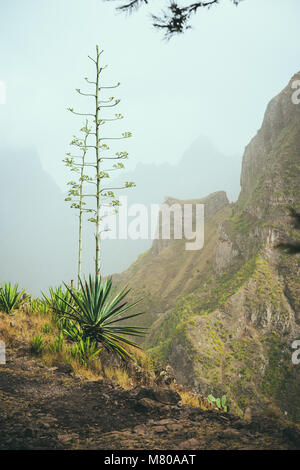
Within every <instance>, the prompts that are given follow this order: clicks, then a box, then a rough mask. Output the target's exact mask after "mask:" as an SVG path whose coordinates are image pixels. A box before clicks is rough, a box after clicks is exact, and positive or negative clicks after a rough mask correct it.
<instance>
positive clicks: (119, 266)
mask: <svg viewBox="0 0 300 470" xmlns="http://www.w3.org/2000/svg"><path fill="white" fill-rule="evenodd" d="M240 166H241V162H240V157H239V156H228V155H223V154H222V153H221V152H220V151H218V150H217V149H216V148H215V147H214V145H213V144H212V143H211V142H210V141H209V140H208V139H207V138H205V137H204V136H201V137H198V139H196V140H195V141H194V142H193V143H192V145H191V146H190V147H189V148H188V149H187V150H186V152H184V154H183V156H182V158H181V159H180V161H179V162H178V163H177V164H174V165H172V164H170V163H167V162H163V163H160V164H145V163H139V164H138V165H137V166H136V168H135V169H134V170H132V171H127V172H126V173H125V174H123V173H122V172H121V173H119V175H118V177H117V178H116V179H115V180H114V184H113V186H116V187H119V186H122V185H123V183H124V181H134V182H135V183H136V187H135V188H133V189H131V190H130V191H127V192H126V196H127V197H128V205H130V204H136V203H139V204H141V203H142V204H145V205H146V207H147V208H149V209H150V204H160V203H161V202H162V201H163V199H164V198H165V197H166V195H169V194H170V195H172V197H174V198H185V199H191V198H201V197H204V196H206V195H207V194H209V193H212V192H214V191H217V190H218V189H219V188H222V189H224V190H225V191H226V192H227V195H228V198H229V199H230V200H236V199H237V197H238V193H239V190H240V185H239V181H238V175H239V173H240ZM203 168H205V171H203ZM124 194H125V193H124ZM129 220H130V217H129ZM150 246H151V241H149V240H141V239H139V240H131V239H128V240H120V239H118V240H104V242H103V253H104V256H103V272H104V273H105V274H107V273H111V272H121V271H123V270H124V269H127V267H128V266H130V264H131V263H132V262H134V260H135V259H136V257H137V255H138V254H139V253H142V252H144V251H146V250H148V249H149V248H150Z"/></svg>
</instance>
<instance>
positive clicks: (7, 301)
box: [0, 282, 25, 313]
mask: <svg viewBox="0 0 300 470" xmlns="http://www.w3.org/2000/svg"><path fill="white" fill-rule="evenodd" d="M18 287H19V286H18V284H15V285H14V286H12V285H11V283H10V282H9V283H7V284H4V286H3V287H0V310H2V311H3V312H5V313H11V312H12V311H13V310H15V309H17V308H18V307H19V305H20V303H21V300H22V296H23V294H24V292H25V291H24V289H23V290H22V291H21V292H19V291H18Z"/></svg>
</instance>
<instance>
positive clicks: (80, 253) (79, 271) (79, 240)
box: [77, 120, 88, 289]
mask: <svg viewBox="0 0 300 470" xmlns="http://www.w3.org/2000/svg"><path fill="white" fill-rule="evenodd" d="M85 126H86V129H87V126H88V120H86V123H85ZM87 139H88V133H86V134H85V138H84V150H83V155H82V165H81V169H80V188H79V235H78V273H77V279H78V281H77V287H78V289H79V287H80V276H81V266H82V215H83V208H82V206H83V175H84V166H85V156H86V152H87V149H86V144H87Z"/></svg>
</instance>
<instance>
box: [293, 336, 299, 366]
mask: <svg viewBox="0 0 300 470" xmlns="http://www.w3.org/2000/svg"><path fill="white" fill-rule="evenodd" d="M292 348H293V349H296V351H295V352H294V353H293V355H292V363H293V364H295V365H298V364H300V339H296V340H295V341H294V342H293V344H292Z"/></svg>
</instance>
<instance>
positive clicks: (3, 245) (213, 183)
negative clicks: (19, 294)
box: [0, 137, 241, 294]
mask: <svg viewBox="0 0 300 470" xmlns="http://www.w3.org/2000/svg"><path fill="white" fill-rule="evenodd" d="M162 160H163V156H162ZM0 163H1V174H0V220H1V232H0V266H1V267H0V283H1V282H3V281H9V280H11V281H12V282H18V283H19V284H20V286H22V287H23V286H24V287H25V288H26V289H28V290H29V291H30V292H32V293H34V294H39V291H40V290H46V289H47V288H48V287H49V285H55V284H59V283H61V282H62V281H63V280H64V281H66V282H69V281H70V280H71V279H75V278H76V257H77V231H78V227H77V218H76V216H75V211H73V210H70V208H69V207H68V205H67V203H66V202H65V201H64V197H65V196H64V194H63V192H62V191H61V189H60V188H59V186H58V185H57V184H56V182H55V181H54V179H53V178H52V177H51V176H50V175H49V174H48V173H46V172H45V171H44V170H43V168H42V166H41V164H40V160H39V157H38V155H37V154H36V151H35V150H34V149H16V148H13V147H10V148H3V147H2V148H0ZM240 165H241V161H240V157H239V156H235V157H234V156H224V155H222V154H221V153H220V152H219V151H218V150H217V149H215V148H214V146H213V145H212V144H211V143H210V141H209V140H208V139H206V138H204V137H200V138H198V139H197V140H196V141H195V142H194V143H193V144H192V145H191V147H190V148H189V149H188V150H187V151H186V152H185V153H184V155H183V157H182V159H181V160H180V161H179V163H178V164H176V165H171V164H169V163H161V164H159V165H156V164H143V163H139V164H138V165H137V166H136V168H135V169H134V170H132V171H128V172H126V170H124V172H123V173H122V172H120V173H119V176H118V178H116V179H115V181H114V182H115V183H116V185H118V184H119V183H122V182H124V181H134V182H135V183H136V188H134V189H129V190H126V192H125V191H124V192H123V195H126V196H128V204H129V205H130V204H133V203H143V204H145V205H147V206H149V205H150V204H151V203H157V204H159V203H162V202H163V201H164V199H165V197H166V196H172V197H175V198H179V199H189V198H200V197H203V196H205V195H207V194H209V193H211V192H214V191H218V190H225V191H226V192H227V195H228V197H229V199H230V200H235V199H236V198H237V196H238V193H239V184H238V182H239V173H240ZM132 219H133V218H132ZM129 221H130V218H129ZM93 230H94V227H93V225H92V224H90V223H87V222H86V223H85V234H84V246H83V251H84V258H83V271H84V272H85V273H86V274H88V273H89V272H93V269H94V265H93V262H94V234H93ZM150 245H151V240H104V241H103V262H102V269H103V273H104V274H108V273H113V272H120V271H122V270H124V269H125V268H127V267H128V266H129V265H130V264H131V263H132V262H133V261H134V260H135V259H136V257H137V256H138V255H139V254H140V253H141V252H143V251H145V250H146V249H148V248H149V247H150Z"/></svg>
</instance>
